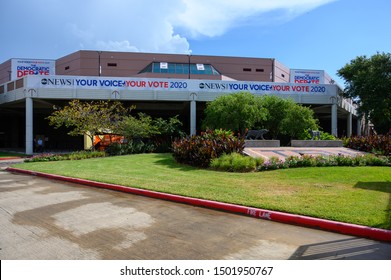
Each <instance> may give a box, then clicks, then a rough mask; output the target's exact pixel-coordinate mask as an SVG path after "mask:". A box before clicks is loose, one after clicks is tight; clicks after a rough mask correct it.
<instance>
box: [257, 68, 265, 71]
mask: <svg viewBox="0 0 391 280" xmlns="http://www.w3.org/2000/svg"><path fill="white" fill-rule="evenodd" d="M264 71H265V69H262V68H257V69H255V72H264Z"/></svg>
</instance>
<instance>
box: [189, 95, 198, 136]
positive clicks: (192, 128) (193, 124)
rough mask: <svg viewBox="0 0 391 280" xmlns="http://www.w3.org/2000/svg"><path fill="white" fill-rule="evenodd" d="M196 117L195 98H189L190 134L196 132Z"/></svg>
mask: <svg viewBox="0 0 391 280" xmlns="http://www.w3.org/2000/svg"><path fill="white" fill-rule="evenodd" d="M196 117H197V103H196V101H195V100H191V101H190V135H195V134H196V133H197V128H196Z"/></svg>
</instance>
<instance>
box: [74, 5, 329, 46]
mask: <svg viewBox="0 0 391 280" xmlns="http://www.w3.org/2000/svg"><path fill="white" fill-rule="evenodd" d="M333 1H335V0H273V1H270V0H241V1H237V0H166V1H158V0H156V1H155V0H144V1H139V0H130V1H124V0H110V2H108V1H105V0H98V1H96V0H95V1H91V0H89V1H88V0H87V1H86V2H87V7H88V13H87V14H86V16H81V15H80V16H81V17H80V19H81V20H80V22H78V25H77V26H78V28H77V29H76V28H75V30H74V34H75V35H77V36H78V37H79V38H80V34H81V35H82V36H83V42H82V43H83V45H84V46H86V47H89V48H98V49H102V50H117V51H144V52H168V53H189V52H191V50H190V45H189V42H188V38H196V37H197V36H200V35H201V36H208V37H214V36H220V35H223V34H224V33H225V32H227V31H228V30H229V29H230V28H232V27H234V26H237V25H242V24H246V23H249V22H251V23H254V22H257V23H262V22H263V24H265V23H264V21H262V18H263V17H264V16H265V14H267V13H270V12H277V17H278V21H280V22H281V21H282V22H285V21H288V20H290V19H292V18H294V17H296V16H299V15H301V14H303V13H305V12H307V11H309V10H311V9H314V8H317V7H319V6H321V5H324V4H326V3H329V2H333ZM80 11H82V9H80ZM83 14H84V13H83ZM275 16H276V15H275ZM75 26H76V25H75ZM179 32H181V34H179ZM92 34H93V35H92Z"/></svg>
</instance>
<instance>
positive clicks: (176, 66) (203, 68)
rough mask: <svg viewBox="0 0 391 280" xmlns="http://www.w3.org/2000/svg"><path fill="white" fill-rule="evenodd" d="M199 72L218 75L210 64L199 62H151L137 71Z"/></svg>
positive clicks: (185, 73)
mask: <svg viewBox="0 0 391 280" xmlns="http://www.w3.org/2000/svg"><path fill="white" fill-rule="evenodd" d="M189 66H190V74H200V75H220V72H219V71H217V70H216V69H215V68H214V67H213V66H212V65H210V64H201V63H197V64H195V63H190V64H189V63H171V62H153V63H151V64H149V65H148V66H147V67H145V68H144V69H143V70H141V71H140V72H139V74H141V73H169V74H184V75H187V74H189Z"/></svg>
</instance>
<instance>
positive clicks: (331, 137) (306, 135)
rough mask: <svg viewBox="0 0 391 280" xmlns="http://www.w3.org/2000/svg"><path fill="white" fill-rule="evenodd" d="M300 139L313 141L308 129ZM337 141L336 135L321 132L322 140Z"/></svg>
mask: <svg viewBox="0 0 391 280" xmlns="http://www.w3.org/2000/svg"><path fill="white" fill-rule="evenodd" d="M299 139H301V140H311V135H310V133H309V132H308V130H307V129H305V130H303V132H302V133H301V134H300V135H299ZM336 139H337V138H335V136H334V135H332V134H330V133H328V132H324V131H320V140H336Z"/></svg>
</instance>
